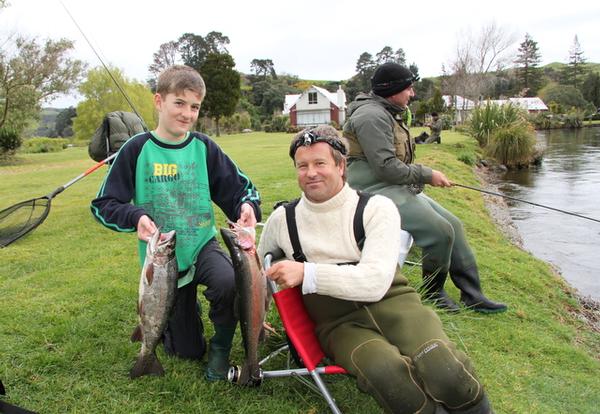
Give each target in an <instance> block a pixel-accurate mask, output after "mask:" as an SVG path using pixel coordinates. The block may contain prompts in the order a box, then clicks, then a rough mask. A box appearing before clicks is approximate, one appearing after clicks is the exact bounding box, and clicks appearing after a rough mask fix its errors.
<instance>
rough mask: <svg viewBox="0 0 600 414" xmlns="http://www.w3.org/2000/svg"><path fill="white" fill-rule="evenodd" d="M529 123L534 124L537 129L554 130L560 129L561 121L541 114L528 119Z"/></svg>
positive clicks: (550, 115) (552, 116) (546, 114)
mask: <svg viewBox="0 0 600 414" xmlns="http://www.w3.org/2000/svg"><path fill="white" fill-rule="evenodd" d="M528 119H529V122H531V123H532V124H533V126H534V127H535V129H553V128H560V126H561V123H560V120H559V119H558V118H557V117H556V116H555V115H552V114H548V113H544V112H539V113H537V114H535V115H530V116H529V117H528Z"/></svg>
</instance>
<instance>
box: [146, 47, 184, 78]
mask: <svg viewBox="0 0 600 414" xmlns="http://www.w3.org/2000/svg"><path fill="white" fill-rule="evenodd" d="M178 60H179V46H178V43H177V42H175V41H170V42H167V43H163V44H162V45H160V46H159V48H158V51H157V52H155V53H154V55H153V56H152V64H150V66H148V71H149V72H150V73H151V74H152V75H154V78H157V77H158V75H159V74H160V73H161V72H162V71H163V70H165V69H166V68H168V67H169V66H173V65H174V64H176V63H177V62H178Z"/></svg>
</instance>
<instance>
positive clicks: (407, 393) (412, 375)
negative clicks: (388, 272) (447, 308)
mask: <svg viewBox="0 0 600 414" xmlns="http://www.w3.org/2000/svg"><path fill="white" fill-rule="evenodd" d="M407 283H408V282H407V280H406V279H405V278H404V277H403V276H401V275H400V274H399V273H397V274H396V277H395V279H394V284H393V285H392V287H391V288H390V290H389V291H388V293H387V294H386V295H385V297H384V298H383V299H382V300H381V301H379V302H376V303H359V302H350V301H344V300H340V299H335V298H332V297H329V296H320V295H316V294H312V295H305V296H304V302H305V304H306V306H307V310H308V312H309V313H310V315H311V317H312V319H313V320H314V321H315V323H316V325H317V326H316V332H317V335H318V337H319V341H320V343H321V344H322V346H323V348H324V350H325V353H326V354H327V355H328V356H329V357H330V358H331V359H333V360H334V361H335V363H336V364H338V365H341V366H343V367H344V368H346V369H347V370H348V372H350V374H352V375H354V376H355V377H356V378H357V381H358V386H359V388H360V389H361V390H363V391H366V392H368V393H370V394H371V395H372V396H373V397H374V398H375V399H376V400H377V402H378V403H379V404H380V405H381V407H382V408H383V409H384V410H385V411H386V412H389V413H423V414H428V413H435V412H436V407H437V408H440V407H439V406H438V404H442V405H443V408H444V409H446V410H448V412H454V411H455V410H458V411H457V412H461V410H464V409H467V410H468V411H466V412H471V411H470V410H471V409H475V411H472V412H474V413H475V412H481V413H488V412H489V405H488V404H487V399H486V397H485V393H484V390H483V387H482V386H481V384H480V383H479V381H478V380H477V377H476V376H475V374H474V370H473V367H472V364H471V362H470V360H469V359H468V357H467V356H466V355H465V354H464V353H463V352H461V351H459V350H457V349H456V347H455V345H454V344H453V343H452V342H450V340H449V339H448V337H447V336H446V334H445V333H444V331H443V329H442V323H441V321H440V319H439V317H438V316H437V315H436V314H435V312H433V311H432V310H431V309H430V308H427V307H425V306H423V304H422V303H421V301H420V298H419V295H418V294H417V292H416V291H415V290H414V289H413V288H411V287H408V286H407ZM482 404H483V405H486V406H487V408H488V409H487V410H483V411H478V410H479V408H478V407H479V406H481V405H482ZM438 412H439V411H438Z"/></svg>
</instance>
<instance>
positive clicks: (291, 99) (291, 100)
mask: <svg viewBox="0 0 600 414" xmlns="http://www.w3.org/2000/svg"><path fill="white" fill-rule="evenodd" d="M301 96H302V94H300V93H296V94H292V95H285V101H284V102H283V114H284V115H286V114H288V113H289V112H290V108H291V107H292V106H294V105H295V104H296V102H298V99H300V97H301Z"/></svg>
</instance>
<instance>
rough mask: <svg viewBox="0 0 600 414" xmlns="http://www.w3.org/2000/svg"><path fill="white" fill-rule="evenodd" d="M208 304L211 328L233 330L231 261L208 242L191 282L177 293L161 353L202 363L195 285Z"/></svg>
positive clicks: (214, 242)
mask: <svg viewBox="0 0 600 414" xmlns="http://www.w3.org/2000/svg"><path fill="white" fill-rule="evenodd" d="M199 284H200V285H204V286H206V290H204V292H203V294H204V297H205V298H206V300H207V301H208V302H209V304H210V309H209V313H208V316H209V318H210V320H211V321H212V323H213V324H214V325H219V326H235V324H236V322H237V321H236V319H235V316H234V314H233V302H234V297H235V276H234V272H233V266H232V264H231V259H230V258H229V256H227V254H225V252H224V251H223V250H222V249H221V248H220V246H219V243H218V242H217V240H216V239H214V238H213V239H211V240H210V241H209V242H208V243H207V244H206V245H205V246H204V247H203V248H202V250H201V251H200V253H198V257H197V258H196V262H195V273H194V279H193V280H192V281H191V282H190V283H188V284H187V285H185V286H182V287H181V288H179V289H178V290H177V295H176V297H175V305H174V307H173V311H172V314H171V316H170V318H169V322H168V324H167V328H166V329H165V334H164V346H165V352H166V353H167V354H169V355H176V356H179V357H182V358H189V359H202V357H203V356H204V353H205V352H206V340H205V338H204V327H203V324H202V319H201V316H200V315H201V310H200V305H199V303H198V299H197V292H198V285H199Z"/></svg>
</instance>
